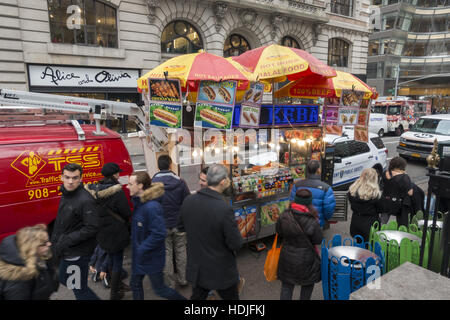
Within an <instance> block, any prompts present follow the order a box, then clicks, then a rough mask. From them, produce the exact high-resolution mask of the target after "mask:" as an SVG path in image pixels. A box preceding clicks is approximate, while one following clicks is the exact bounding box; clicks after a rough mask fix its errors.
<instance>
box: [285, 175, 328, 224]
mask: <svg viewBox="0 0 450 320" xmlns="http://www.w3.org/2000/svg"><path fill="white" fill-rule="evenodd" d="M298 189H308V190H309V191H311V193H312V197H313V202H312V204H313V205H314V207H315V208H316V209H317V211H319V222H320V226H321V227H323V226H324V225H325V221H326V220H329V219H330V218H331V217H332V216H333V213H334V207H335V206H336V200H335V199H334V193H333V189H332V188H331V187H330V186H329V185H328V184H326V183H325V182H323V181H321V180H320V176H319V175H310V176H309V177H308V179H305V180H300V181H298V182H296V183H295V184H294V186H293V187H292V191H291V196H290V197H289V200H291V201H294V198H295V193H296V192H297V190H298Z"/></svg>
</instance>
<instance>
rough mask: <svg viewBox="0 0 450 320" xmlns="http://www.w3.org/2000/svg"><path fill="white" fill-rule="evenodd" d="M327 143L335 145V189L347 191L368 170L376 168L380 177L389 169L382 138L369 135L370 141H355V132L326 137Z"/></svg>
mask: <svg viewBox="0 0 450 320" xmlns="http://www.w3.org/2000/svg"><path fill="white" fill-rule="evenodd" d="M325 141H326V142H327V143H330V144H333V145H335V155H334V174H333V189H336V190H346V189H348V187H349V186H350V185H351V184H352V183H353V182H354V181H355V180H356V179H358V177H359V176H360V175H361V172H362V171H363V170H364V169H366V168H374V169H375V170H377V172H378V173H379V175H380V176H381V173H382V172H383V170H385V169H386V167H387V153H388V150H387V148H386V147H385V145H384V143H383V141H382V140H381V138H380V137H379V136H378V135H376V134H374V133H369V141H368V142H361V141H355V140H354V139H353V130H345V131H344V135H343V136H338V135H326V136H325Z"/></svg>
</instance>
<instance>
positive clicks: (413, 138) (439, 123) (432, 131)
mask: <svg viewBox="0 0 450 320" xmlns="http://www.w3.org/2000/svg"><path fill="white" fill-rule="evenodd" d="M434 139H437V140H438V142H440V141H448V140H450V114H435V115H430V116H424V117H421V118H420V119H419V120H418V121H417V122H416V123H415V124H414V125H413V126H412V128H411V130H409V131H408V132H405V133H403V134H402V135H401V137H400V141H399V144H398V146H397V152H398V154H399V155H400V156H401V157H403V158H406V159H408V158H414V159H426V157H427V156H428V155H429V154H430V153H431V150H432V149H433V144H434Z"/></svg>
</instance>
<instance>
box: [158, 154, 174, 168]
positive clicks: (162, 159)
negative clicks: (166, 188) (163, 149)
mask: <svg viewBox="0 0 450 320" xmlns="http://www.w3.org/2000/svg"><path fill="white" fill-rule="evenodd" d="M171 163H172V159H171V158H170V156H168V155H167V154H163V155H160V156H159V157H158V169H159V170H169V168H170V164H171Z"/></svg>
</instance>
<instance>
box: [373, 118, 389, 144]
mask: <svg viewBox="0 0 450 320" xmlns="http://www.w3.org/2000/svg"><path fill="white" fill-rule="evenodd" d="M388 130H389V129H388V121H387V115H386V114H382V113H370V116H369V132H372V133H376V134H377V135H378V136H379V137H380V138H382V137H383V136H384V134H385V133H386V132H388Z"/></svg>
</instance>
